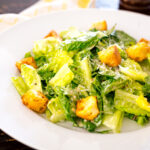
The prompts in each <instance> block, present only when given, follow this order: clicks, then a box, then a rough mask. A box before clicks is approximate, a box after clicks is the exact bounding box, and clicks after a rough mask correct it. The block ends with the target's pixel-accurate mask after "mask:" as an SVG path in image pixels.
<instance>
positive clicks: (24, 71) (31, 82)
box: [21, 64, 42, 91]
mask: <svg viewBox="0 0 150 150" xmlns="http://www.w3.org/2000/svg"><path fill="white" fill-rule="evenodd" d="M21 75H22V77H23V79H24V80H25V83H26V84H27V86H28V87H29V88H30V89H36V90H38V91H42V86H41V79H40V76H39V75H38V73H37V70H36V69H35V68H33V67H32V66H30V65H26V64H22V65H21Z"/></svg>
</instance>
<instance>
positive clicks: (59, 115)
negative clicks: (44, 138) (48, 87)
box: [46, 97, 65, 123]
mask: <svg viewBox="0 0 150 150" xmlns="http://www.w3.org/2000/svg"><path fill="white" fill-rule="evenodd" d="M47 108H48V110H47V112H46V114H47V118H48V119H49V120H50V121H52V122H54V123H56V122H59V121H61V120H65V112H64V110H63V107H62V105H61V103H60V100H59V98H58V97H57V98H52V99H51V100H50V101H49V102H48V104H47Z"/></svg>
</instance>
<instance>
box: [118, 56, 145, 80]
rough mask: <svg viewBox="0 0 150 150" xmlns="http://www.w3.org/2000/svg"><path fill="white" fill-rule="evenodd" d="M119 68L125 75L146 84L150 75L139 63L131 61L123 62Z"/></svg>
mask: <svg viewBox="0 0 150 150" xmlns="http://www.w3.org/2000/svg"><path fill="white" fill-rule="evenodd" d="M119 68H120V71H121V72H122V73H123V74H125V75H126V76H129V77H130V78H132V79H134V80H138V81H143V82H144V81H145V77H147V75H148V74H147V73H146V72H144V71H143V70H142V68H141V66H140V65H139V64H138V63H137V62H135V61H134V60H131V59H127V60H125V61H123V62H122V64H121V65H120V66H119Z"/></svg>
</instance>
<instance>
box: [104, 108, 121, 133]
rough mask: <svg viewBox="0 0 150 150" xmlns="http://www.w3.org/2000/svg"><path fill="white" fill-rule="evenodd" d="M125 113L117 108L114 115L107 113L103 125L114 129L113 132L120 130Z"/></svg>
mask: <svg viewBox="0 0 150 150" xmlns="http://www.w3.org/2000/svg"><path fill="white" fill-rule="evenodd" d="M123 117H124V113H123V112H122V111H119V110H116V111H115V112H114V113H113V114H112V115H105V116H104V119H103V125H105V126H106V127H108V128H110V129H112V130H113V132H117V133H118V132H120V128H121V126H122V120H123Z"/></svg>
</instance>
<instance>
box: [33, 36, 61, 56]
mask: <svg viewBox="0 0 150 150" xmlns="http://www.w3.org/2000/svg"><path fill="white" fill-rule="evenodd" d="M59 44H60V41H59V39H56V38H54V37H49V38H46V39H42V40H39V41H35V42H34V47H33V54H34V56H35V57H40V56H43V55H48V54H49V53H52V51H54V50H55V49H58V46H59Z"/></svg>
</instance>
